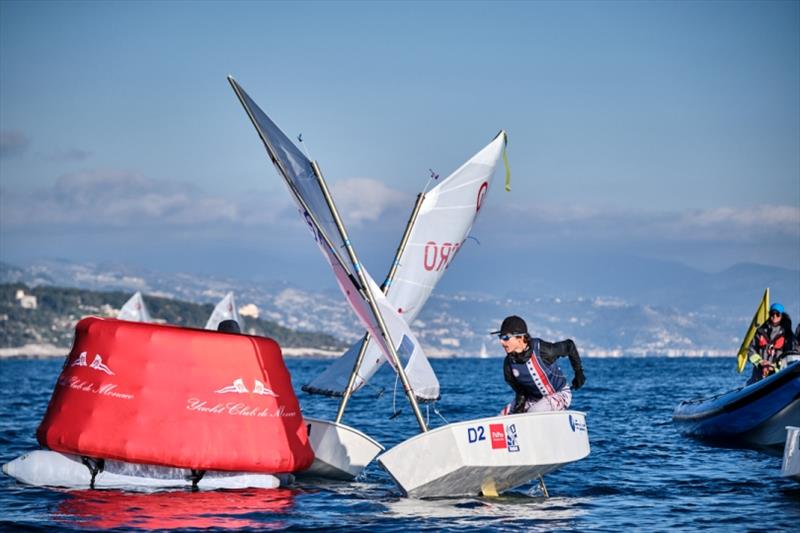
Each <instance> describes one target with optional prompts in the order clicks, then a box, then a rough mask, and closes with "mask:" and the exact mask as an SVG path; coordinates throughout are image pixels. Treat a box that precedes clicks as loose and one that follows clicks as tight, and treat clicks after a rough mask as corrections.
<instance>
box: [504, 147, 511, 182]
mask: <svg viewBox="0 0 800 533" xmlns="http://www.w3.org/2000/svg"><path fill="white" fill-rule="evenodd" d="M506 147H508V135H507V134H506V133H505V132H504V133H503V166H504V167H506V191H507V192H510V191H511V169H510V168H509V167H508V154H507V153H506Z"/></svg>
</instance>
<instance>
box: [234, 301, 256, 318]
mask: <svg viewBox="0 0 800 533" xmlns="http://www.w3.org/2000/svg"><path fill="white" fill-rule="evenodd" d="M260 314H261V311H259V309H258V307H257V306H256V304H247V305H243V306H242V307H240V308H239V315H241V316H249V317H252V318H258V315H260Z"/></svg>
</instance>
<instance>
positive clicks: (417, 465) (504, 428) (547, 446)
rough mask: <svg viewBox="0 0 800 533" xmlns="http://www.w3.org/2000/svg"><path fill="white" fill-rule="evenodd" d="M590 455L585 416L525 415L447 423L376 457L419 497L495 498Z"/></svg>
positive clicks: (407, 492)
mask: <svg viewBox="0 0 800 533" xmlns="http://www.w3.org/2000/svg"><path fill="white" fill-rule="evenodd" d="M587 455H589V433H588V430H587V427H586V418H585V414H584V413H581V412H578V411H556V412H545V413H524V414H519V415H511V416H496V417H492V418H482V419H479V420H467V421H465V422H458V423H455V424H448V425H446V426H442V427H439V428H436V429H434V430H431V431H428V432H426V433H421V434H419V435H417V436H415V437H412V438H410V439H408V440H406V441H404V442H402V443H400V444H398V445H397V446H395V447H394V448H392V449H391V450H389V451H388V452H386V453H384V454H383V455H381V456H380V457H378V462H379V463H380V465H381V466H382V467H383V468H384V469H385V470H386V471H387V472H389V474H390V475H391V476H392V478H393V479H394V480H395V482H396V483H397V484H398V486H399V487H400V489H401V490H402V491H403V493H404V494H405V495H407V496H411V497H417V498H429V497H455V496H474V495H479V494H486V495H493V494H499V493H500V492H503V491H506V490H509V489H513V488H515V487H518V486H520V485H524V484H526V483H529V482H531V481H533V480H535V479H537V478H538V477H539V476H542V475H544V474H547V473H548V472H552V471H553V470H555V469H557V468H559V467H561V466H563V465H565V464H567V463H571V462H574V461H578V460H580V459H583V458H584V457H586V456H587Z"/></svg>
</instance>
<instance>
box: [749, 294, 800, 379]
mask: <svg viewBox="0 0 800 533" xmlns="http://www.w3.org/2000/svg"><path fill="white" fill-rule="evenodd" d="M793 344H794V335H793V334H792V319H791V318H790V317H789V315H788V314H787V313H786V310H785V309H784V307H783V305H781V304H779V303H774V304H772V306H771V307H770V308H769V318H768V319H767V321H766V322H764V323H763V324H761V325H760V326H759V327H758V329H757V330H756V334H755V335H754V336H753V340H752V342H750V348H749V349H748V351H747V353H748V356H747V358H748V359H749V360H750V363H752V365H753V373H752V374H751V375H750V379H749V380H747V384H748V385H751V384H753V383H756V382H757V381H760V380H762V379H764V378H765V377H767V376H770V375H772V374H774V373H775V372H777V371H778V370H779V369H780V368H781V363H782V359H783V356H784V354H785V353H786V352H788V351H789V350H790V348H791V347H792V345H793Z"/></svg>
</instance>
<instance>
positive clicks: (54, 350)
mask: <svg viewBox="0 0 800 533" xmlns="http://www.w3.org/2000/svg"><path fill="white" fill-rule="evenodd" d="M69 351H70V348H66V347H61V346H55V345H54V344H26V345H24V346H17V347H13V348H0V360H2V359H54V358H63V357H66V356H67V354H69ZM281 352H282V353H283V356H284V357H291V358H295V357H313V358H319V359H334V358H336V357H339V356H340V355H341V354H342V351H339V350H323V349H320V348H310V347H287V348H284V347H281ZM426 355H427V356H428V359H452V358H469V359H473V358H474V359H480V358H481V357H480V356H479V355H478V354H462V353H460V352H451V351H443V350H430V351H427V352H426ZM581 357H582V358H586V359H617V358H622V357H629V358H646V357H715V358H718V357H723V358H724V357H730V358H735V357H736V352H735V351H733V352H732V351H730V350H664V351H661V352H654V351H649V350H630V351H626V352H624V353H623V351H622V350H596V351H589V352H586V353H584V354H582V355H581ZM502 358H503V356H502V355H500V354H498V355H492V356H490V357H488V359H502Z"/></svg>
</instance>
